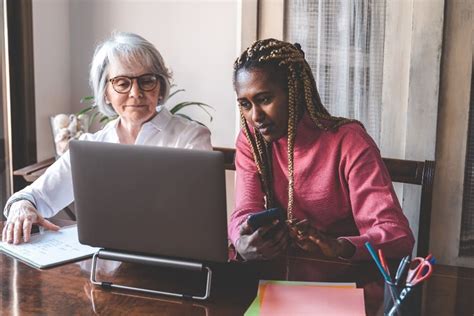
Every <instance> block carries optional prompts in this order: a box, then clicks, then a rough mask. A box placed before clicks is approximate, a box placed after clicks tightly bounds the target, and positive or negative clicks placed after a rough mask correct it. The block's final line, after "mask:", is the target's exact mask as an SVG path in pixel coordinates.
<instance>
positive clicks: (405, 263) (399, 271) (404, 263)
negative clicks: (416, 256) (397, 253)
mask: <svg viewBox="0 0 474 316" xmlns="http://www.w3.org/2000/svg"><path fill="white" fill-rule="evenodd" d="M409 262H410V256H406V257H404V258H403V259H402V261H400V264H399V265H398V269H397V273H395V285H399V284H400V280H401V279H402V275H403V273H404V272H405V270H406V267H408V263H409Z"/></svg>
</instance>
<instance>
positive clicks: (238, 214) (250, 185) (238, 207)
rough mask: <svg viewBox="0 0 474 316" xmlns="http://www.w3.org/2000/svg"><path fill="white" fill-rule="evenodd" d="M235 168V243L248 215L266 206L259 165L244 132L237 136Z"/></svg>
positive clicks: (232, 223)
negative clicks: (258, 169) (240, 227)
mask: <svg viewBox="0 0 474 316" xmlns="http://www.w3.org/2000/svg"><path fill="white" fill-rule="evenodd" d="M235 169H236V182H235V209H234V211H233V213H232V215H231V218H230V222H229V239H230V241H231V243H232V244H233V245H235V242H236V241H237V239H238V238H239V237H240V233H239V226H240V225H241V224H242V222H243V221H244V220H246V219H247V217H248V215H249V214H250V213H253V212H256V211H260V210H263V209H264V208H265V206H264V193H263V191H262V187H261V184H260V178H259V174H258V171H257V166H256V165H255V162H254V160H253V155H252V151H251V149H250V145H249V144H248V142H247V139H246V138H245V135H244V134H243V132H240V134H239V136H238V137H237V143H236V156H235Z"/></svg>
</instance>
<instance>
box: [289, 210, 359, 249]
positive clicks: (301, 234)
mask: <svg viewBox="0 0 474 316" xmlns="http://www.w3.org/2000/svg"><path fill="white" fill-rule="evenodd" d="M287 224H288V228H289V231H290V237H291V238H292V239H293V240H294V241H295V243H296V245H298V247H300V248H301V249H303V250H305V251H309V252H316V251H318V250H319V251H321V252H322V253H323V254H324V255H325V256H327V257H332V258H337V257H342V258H350V257H352V256H353V255H354V252H355V247H354V245H352V244H351V243H350V242H349V241H347V240H346V239H343V238H339V239H336V238H332V237H328V236H327V235H326V234H324V233H322V232H320V231H319V230H317V229H316V228H314V227H313V226H312V225H311V224H310V222H309V221H308V220H307V219H304V220H301V221H295V220H289V221H287Z"/></svg>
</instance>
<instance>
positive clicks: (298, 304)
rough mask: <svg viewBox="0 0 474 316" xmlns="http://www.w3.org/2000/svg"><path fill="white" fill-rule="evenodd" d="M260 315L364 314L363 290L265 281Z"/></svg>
mask: <svg viewBox="0 0 474 316" xmlns="http://www.w3.org/2000/svg"><path fill="white" fill-rule="evenodd" d="M261 303H262V304H261V309H260V316H280V315H281V316H287V315H334V316H336V315H344V316H346V315H354V316H356V315H365V307H364V290H363V289H347V288H329V287H310V286H304V285H303V286H298V285H292V286H285V285H280V284H267V285H266V286H265V291H264V295H263V298H262V301H261Z"/></svg>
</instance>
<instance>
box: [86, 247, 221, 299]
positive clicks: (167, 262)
mask: <svg viewBox="0 0 474 316" xmlns="http://www.w3.org/2000/svg"><path fill="white" fill-rule="evenodd" d="M98 259H102V260H113V261H122V262H130V263H139V264H146V265H154V266H160V267H168V268H178V269H185V270H191V271H198V272H200V271H203V270H206V271H207V277H206V291H205V293H204V295H203V296H194V295H189V294H183V293H174V292H164V291H156V290H151V289H146V288H140V287H133V286H128V285H120V284H115V283H112V282H107V281H97V280H96V269H97V262H98ZM211 279H212V270H211V269H210V268H209V267H208V266H204V265H203V264H202V263H196V262H191V261H182V260H174V259H167V258H160V257H151V256H145V255H138V254H130V253H123V252H117V251H111V250H105V249H99V250H98V251H97V252H96V253H95V254H94V256H93V257H92V268H91V277H90V281H91V283H92V284H94V285H97V286H102V287H104V288H116V289H125V290H131V291H138V292H144V293H148V294H161V295H168V296H173V297H182V298H191V299H196V300H206V299H208V298H209V295H210V293H211Z"/></svg>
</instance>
